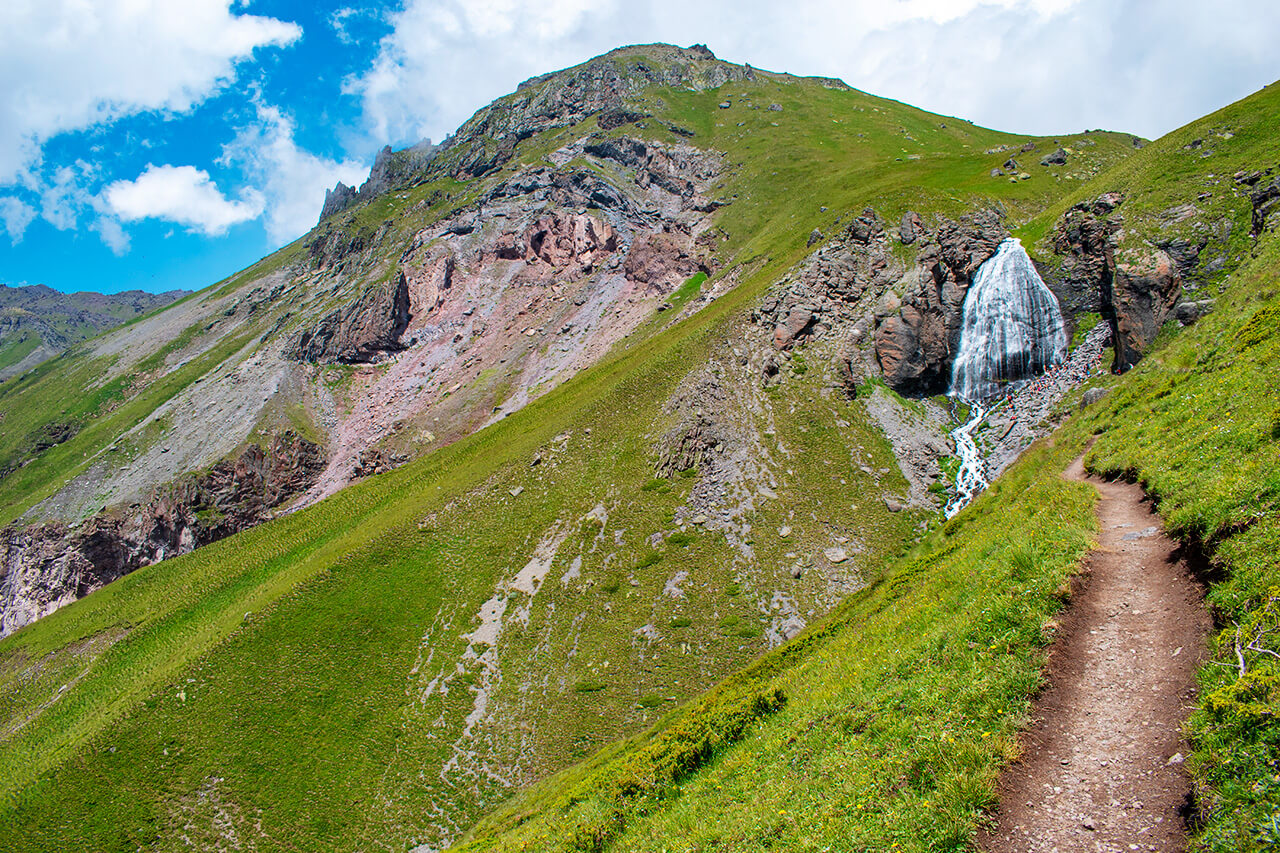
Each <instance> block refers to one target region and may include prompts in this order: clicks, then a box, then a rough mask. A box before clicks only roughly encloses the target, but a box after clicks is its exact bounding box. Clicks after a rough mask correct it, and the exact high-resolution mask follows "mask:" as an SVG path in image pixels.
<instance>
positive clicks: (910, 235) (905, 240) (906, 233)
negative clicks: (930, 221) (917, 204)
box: [898, 210, 924, 246]
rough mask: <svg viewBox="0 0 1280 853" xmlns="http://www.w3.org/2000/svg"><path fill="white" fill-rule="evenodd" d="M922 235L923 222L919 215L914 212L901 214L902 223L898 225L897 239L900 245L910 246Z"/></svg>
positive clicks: (909, 211)
mask: <svg viewBox="0 0 1280 853" xmlns="http://www.w3.org/2000/svg"><path fill="white" fill-rule="evenodd" d="M923 233H924V222H923V221H921V219H920V214H918V213H916V212H915V211H914V210H908V211H907V212H906V213H904V214H902V222H901V223H899V225H898V239H899V240H901V241H902V245H904V246H910V245H911V244H912V243H914V242H915V241H916V239H917V238H918V237H919V236H920V235H921V234H923Z"/></svg>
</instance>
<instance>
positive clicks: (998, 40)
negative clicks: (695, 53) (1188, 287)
mask: <svg viewBox="0 0 1280 853" xmlns="http://www.w3.org/2000/svg"><path fill="white" fill-rule="evenodd" d="M2 5H3V8H0V283H6V284H11V285H18V284H36V283H43V284H48V285H49V286H51V287H54V288H57V289H59V290H101V291H107V292H111V291H117V290H125V289H131V288H141V289H145V290H152V291H159V290H166V289H170V288H187V289H196V288H199V287H203V286H205V285H208V284H211V283H213V282H214V281H217V280H218V279H220V278H223V277H225V276H227V275H230V274H232V273H234V272H235V271H237V270H239V269H241V268H243V267H244V266H246V265H248V264H249V263H252V262H253V261H255V260H257V259H258V258H260V257H262V256H264V255H266V254H268V253H270V252H271V251H273V250H274V249H276V248H278V247H279V246H281V245H284V244H285V243H287V242H289V241H291V240H293V239H295V238H297V237H298V236H300V235H302V234H303V233H305V231H306V230H307V229H308V228H310V227H311V226H312V225H313V224H314V223H315V219H316V216H317V215H318V213H319V209H320V205H321V203H322V201H323V198H324V191H325V189H326V188H327V187H329V186H332V185H333V184H334V182H335V181H337V180H340V179H341V180H345V181H346V182H347V183H358V182H359V181H360V180H363V178H364V176H365V175H366V174H367V172H368V168H369V165H370V164H371V163H372V161H373V156H374V154H375V153H376V152H377V150H378V149H379V148H380V147H381V146H382V145H384V144H391V145H393V146H396V147H401V146H404V145H407V144H410V143H412V142H415V141H417V140H418V139H421V138H422V137H424V136H430V137H432V138H434V139H436V140H439V139H440V138H442V137H443V136H444V135H445V134H446V133H448V132H450V131H452V130H453V129H455V128H456V127H457V126H458V125H459V124H460V123H461V122H462V121H463V120H465V119H466V118H467V117H468V116H469V115H470V114H471V113H472V112H473V111H474V110H476V109H477V108H479V107H480V106H483V105H484V104H485V103H487V102H488V101H490V100H491V99H493V98H494V97H497V96H498V95H501V94H503V93H505V92H508V91H510V90H511V89H513V88H514V87H515V85H516V84H517V83H519V82H520V81H521V80H523V79H526V78H528V77H530V76H533V75H535V74H539V73H543V72H545V71H549V70H554V69H557V68H562V67H565V66H568V65H572V64H574V63H577V62H580V61H582V60H584V59H587V58H589V57H591V56H594V55H596V54H599V53H602V52H604V51H606V50H609V49H610V48H612V47H616V46H618V45H620V44H626V43H635V42H649V41H669V42H673V43H677V44H682V45H688V44H692V43H695V42H704V43H706V44H708V45H709V46H710V47H711V48H712V50H714V51H715V52H716V53H717V55H719V56H721V57H722V58H725V59H729V60H732V61H736V62H750V63H752V64H753V65H756V66H757V67H762V68H769V69H773V70H779V71H791V72H793V73H799V74H821V75H827V76H836V77H840V78H842V79H844V80H845V81H847V82H849V83H850V84H851V85H854V86H857V87H858V88H861V89H865V90H867V91H870V92H874V93H876V94H879V95H885V96H887V97H893V98H897V99H899V100H903V101H907V102H909V103H913V104H916V105H918V106H922V107H925V108H928V109H933V110H936V111H939V112H944V113H948V114H954V115H960V116H963V117H965V118H969V119H972V120H974V121H976V122H978V123H980V124H985V125H989V126H993V127H999V128H1002V129H1006V130H1012V131H1021V132H1031V133H1046V134H1047V133H1054V132H1074V131H1078V130H1082V129H1085V128H1095V127H1104V128H1110V129H1118V130H1128V131H1131V132H1135V133H1139V134H1141V135H1144V136H1148V137H1154V136H1158V135H1160V134H1161V133H1164V132H1167V131H1169V130H1172V129H1173V128H1175V127H1177V126H1179V125H1181V124H1183V123H1185V122H1187V121H1190V120H1192V119H1194V118H1196V117H1198V116H1200V115H1202V114H1204V113H1206V112H1209V111H1211V110H1213V109H1216V108H1217V107H1220V106H1223V105H1225V104H1227V103H1229V102H1231V101H1233V100H1236V99H1237V98H1240V97H1243V96H1244V95H1247V94H1249V93H1250V92H1252V91H1255V90H1256V89H1258V88H1259V87H1260V86H1263V85H1266V84H1268V83H1270V82H1272V81H1273V80H1275V79H1276V78H1280V59H1278V58H1277V57H1276V55H1275V54H1274V51H1273V49H1272V46H1273V45H1274V44H1275V42H1276V40H1277V37H1278V36H1280V4H1277V3H1275V2H1274V0H1221V1H1220V2H1216V3H1205V2H1203V0H1195V2H1193V1H1192V0H1162V2H1155V0H792V2H788V3H785V4H784V3H777V2H753V0H702V1H701V2H694V3H689V2H687V0H404V2H398V3H392V4H359V3H344V2H334V3H304V2H292V0H183V2H181V3H174V2H172V1H171V0H6V2H5V3H4V4H2ZM1268 165H1270V164H1268Z"/></svg>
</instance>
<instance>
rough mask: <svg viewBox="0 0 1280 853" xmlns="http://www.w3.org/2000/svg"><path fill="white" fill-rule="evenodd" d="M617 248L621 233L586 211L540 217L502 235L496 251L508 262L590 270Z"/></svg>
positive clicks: (496, 254)
mask: <svg viewBox="0 0 1280 853" xmlns="http://www.w3.org/2000/svg"><path fill="white" fill-rule="evenodd" d="M617 250H618V233H617V231H616V230H615V229H614V227H613V226H612V225H610V224H609V223H608V222H604V221H602V220H600V219H598V218H597V217H595V216H591V215H590V214H586V213H575V214H568V213H563V212H557V213H548V214H544V215H542V216H539V217H538V218H537V219H535V220H534V221H533V222H531V223H529V225H527V226H526V227H525V228H524V230H523V231H521V232H519V233H516V232H508V233H506V234H503V235H501V236H500V237H499V238H498V242H497V245H496V246H495V247H494V249H493V254H494V255H495V256H496V257H498V258H500V259H502V260H507V261H526V262H528V263H530V264H533V265H535V266H536V265H538V264H545V265H546V266H548V267H551V268H553V269H557V270H559V269H564V268H565V267H569V266H574V267H577V268H578V269H579V270H580V271H582V272H590V271H591V270H592V269H593V268H594V267H595V265H596V264H598V263H600V261H601V260H603V259H604V258H605V257H606V256H608V255H611V254H612V253H613V252H616V251H617ZM535 275H536V273H535Z"/></svg>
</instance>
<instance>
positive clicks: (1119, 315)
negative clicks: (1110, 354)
mask: <svg viewBox="0 0 1280 853" xmlns="http://www.w3.org/2000/svg"><path fill="white" fill-rule="evenodd" d="M1181 294H1182V277H1181V276H1180V275H1179V274H1178V268H1177V266H1176V265H1175V264H1174V262H1173V259H1172V258H1170V257H1169V255H1168V254H1166V253H1165V252H1164V251H1162V250H1160V249H1151V250H1147V251H1145V252H1141V253H1135V254H1134V255H1133V256H1132V257H1131V259H1129V260H1127V261H1125V262H1123V263H1117V264H1116V269H1115V278H1114V283H1113V285H1112V294H1111V299H1112V307H1113V310H1114V314H1115V319H1114V321H1113V323H1114V325H1113V331H1114V334H1115V341H1114V342H1115V351H1116V361H1115V369H1116V370H1117V371H1120V372H1123V371H1125V370H1128V369H1129V368H1131V367H1133V366H1134V365H1135V364H1137V363H1138V362H1139V361H1140V360H1141V359H1142V356H1143V354H1144V353H1145V352H1146V351H1147V348H1148V347H1150V346H1151V342H1152V341H1154V340H1155V339H1156V335H1157V334H1159V332H1160V326H1161V324H1163V323H1164V321H1165V319H1166V318H1167V317H1168V316H1169V312H1170V310H1171V309H1172V308H1173V306H1174V305H1175V304H1176V303H1177V301H1178V297H1179V296H1180V295H1181Z"/></svg>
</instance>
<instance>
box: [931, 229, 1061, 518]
mask: <svg viewBox="0 0 1280 853" xmlns="http://www.w3.org/2000/svg"><path fill="white" fill-rule="evenodd" d="M1066 355H1067V327H1066V322H1065V320H1063V317H1062V311H1061V310H1060V309H1059V308H1058V300H1057V298H1056V297H1055V296H1054V295H1053V292H1052V291H1051V290H1049V288H1048V287H1046V286H1045V283H1044V281H1042V280H1041V278H1040V274H1039V273H1037V272H1036V268H1035V265H1034V264H1033V263H1032V262H1031V258H1030V257H1028V256H1027V253H1026V250H1024V249H1023V248H1022V243H1021V242H1019V241H1018V239H1017V238H1016V237H1014V238H1011V239H1008V240H1005V241H1004V242H1003V243H1001V244H1000V245H999V247H997V249H996V253H995V254H994V255H992V256H991V257H990V258H988V259H987V260H986V262H984V263H983V264H982V266H980V267H979V268H978V272H977V275H976V276H975V277H974V281H973V286H972V287H970V288H969V292H968V293H967V294H966V295H965V299H964V320H963V324H962V326H961V332H960V350H959V352H958V353H956V358H955V361H954V362H953V363H952V366H951V390H950V391H949V392H948V393H949V394H950V396H952V397H955V398H956V399H958V400H961V401H962V402H964V403H967V404H968V405H969V406H970V407H971V408H970V410H969V420H967V421H966V422H965V423H964V424H962V425H961V426H959V427H957V428H956V429H955V430H953V431H952V432H951V437H952V438H953V439H954V440H955V443H956V455H957V456H958V457H959V458H960V470H959V471H958V472H957V474H956V496H955V498H953V499H952V501H951V503H949V504H948V505H947V509H946V516H947V518H951V516H953V515H955V514H956V513H957V512H959V511H960V510H961V509H962V508H963V507H964V506H965V505H966V504H967V503H969V501H970V500H972V499H973V496H974V495H976V494H977V493H978V492H980V491H982V490H983V489H985V488H986V487H987V478H986V471H985V466H984V464H983V460H982V456H981V454H980V453H979V452H978V445H977V443H976V442H975V440H974V438H973V433H974V431H975V430H977V428H978V426H979V425H980V424H981V423H982V421H983V419H984V418H985V417H986V416H987V414H988V413H989V412H990V411H991V406H992V403H991V401H992V399H993V398H995V397H997V396H999V395H1000V394H1001V392H1002V391H1006V390H1010V388H1011V385H1012V384H1013V383H1017V382H1020V381H1022V380H1024V379H1028V378H1030V377H1032V376H1036V375H1038V374H1040V373H1043V372H1044V371H1045V370H1047V369H1048V368H1050V367H1053V366H1054V365H1055V364H1059V363H1061V362H1062V360H1063V359H1064V358H1065V357H1066Z"/></svg>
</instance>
